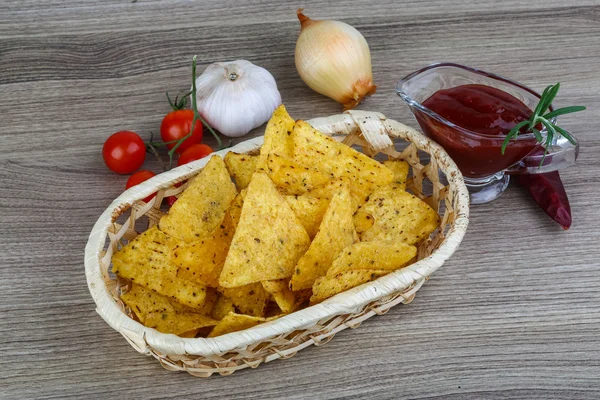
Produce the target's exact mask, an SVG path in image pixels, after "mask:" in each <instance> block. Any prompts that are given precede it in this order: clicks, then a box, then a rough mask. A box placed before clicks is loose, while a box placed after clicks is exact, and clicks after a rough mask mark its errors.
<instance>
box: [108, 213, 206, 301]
mask: <svg viewBox="0 0 600 400" xmlns="http://www.w3.org/2000/svg"><path fill="white" fill-rule="evenodd" d="M177 244H178V242H177V240H175V239H173V238H171V237H169V236H167V235H166V234H165V233H163V232H161V231H160V230H159V229H158V227H157V226H156V225H155V226H153V227H152V228H150V229H148V230H147V231H146V232H144V233H142V234H140V235H138V236H137V237H136V238H135V239H133V240H132V241H131V242H129V244H127V246H125V247H123V248H122V249H121V250H119V251H118V252H116V253H115V254H114V255H113V257H112V263H113V268H112V269H113V272H114V273H115V274H117V275H119V276H120V277H123V278H126V279H129V280H131V281H132V282H135V283H137V284H139V285H142V286H145V287H147V288H148V289H152V290H154V291H155V292H157V293H159V294H162V295H163V296H167V297H172V298H174V299H175V300H177V301H178V302H180V303H181V304H184V305H186V306H189V307H192V308H200V307H202V305H203V304H204V299H205V296H206V286H205V285H202V284H199V283H196V282H192V281H188V280H186V279H182V278H179V277H177V266H176V265H175V264H174V263H173V261H172V258H171V252H172V250H173V249H174V248H175V246H176V245H177Z"/></svg>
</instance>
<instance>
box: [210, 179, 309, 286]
mask: <svg viewBox="0 0 600 400" xmlns="http://www.w3.org/2000/svg"><path fill="white" fill-rule="evenodd" d="M309 244H310V238H309V237H308V234H307V233H306V231H305V230H304V228H303V227H302V224H301V223H300V221H298V218H297V217H296V215H295V214H294V212H293V211H292V209H291V208H290V206H289V205H288V204H287V203H286V201H285V199H284V198H283V197H282V196H281V195H280V194H279V193H278V192H277V189H276V188H275V185H273V182H271V180H270V179H269V178H268V177H267V176H266V175H265V174H262V173H258V172H257V173H255V174H254V175H253V177H252V181H251V182H250V185H249V186H248V193H246V197H245V199H244V206H243V208H242V215H241V217H240V222H239V224H238V227H237V230H236V231H235V235H234V236H233V241H232V243H231V246H230V248H229V253H228V254H227V259H226V260H225V266H224V267H223V271H222V272H221V276H220V277H219V284H220V285H221V286H223V287H226V288H232V287H238V286H244V285H247V284H250V283H254V282H260V281H264V280H273V279H283V278H288V277H290V276H291V275H292V271H293V269H294V266H295V265H296V263H297V262H298V259H299V258H300V257H301V256H302V254H304V252H305V251H306V249H307V248H308V246H309Z"/></svg>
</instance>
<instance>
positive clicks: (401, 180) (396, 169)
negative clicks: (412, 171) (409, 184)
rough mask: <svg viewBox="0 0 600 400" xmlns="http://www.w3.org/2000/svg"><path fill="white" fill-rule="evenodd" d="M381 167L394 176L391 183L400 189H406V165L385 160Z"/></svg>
mask: <svg viewBox="0 0 600 400" xmlns="http://www.w3.org/2000/svg"><path fill="white" fill-rule="evenodd" d="M383 165H385V167H386V168H387V169H389V170H390V171H392V173H393V174H394V181H393V183H394V184H395V185H398V186H399V187H401V188H402V189H406V178H407V177H408V169H409V165H408V163H407V162H406V161H402V160H387V161H384V162H383Z"/></svg>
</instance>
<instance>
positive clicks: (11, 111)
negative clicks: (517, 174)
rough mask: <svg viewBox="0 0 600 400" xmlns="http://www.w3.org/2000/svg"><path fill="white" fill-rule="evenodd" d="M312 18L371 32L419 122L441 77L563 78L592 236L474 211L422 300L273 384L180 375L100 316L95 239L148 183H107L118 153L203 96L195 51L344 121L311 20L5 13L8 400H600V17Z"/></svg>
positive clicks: (63, 7) (400, 114) (251, 374)
mask: <svg viewBox="0 0 600 400" xmlns="http://www.w3.org/2000/svg"><path fill="white" fill-rule="evenodd" d="M301 5H302V6H303V7H305V8H306V11H307V14H308V15H310V16H314V17H324V18H334V19H342V20H344V21H346V22H348V23H351V24H352V25H354V26H356V27H357V28H359V29H360V30H361V31H362V32H363V34H364V35H365V37H366V38H367V40H368V41H369V43H370V46H371V50H372V59H373V72H374V77H375V82H376V83H377V84H378V85H379V89H378V92H377V93H376V94H375V95H374V96H372V98H370V99H368V100H367V101H365V102H364V103H363V104H362V105H361V106H360V108H362V109H371V110H377V111H381V112H383V113H384V114H386V115H387V116H389V117H392V118H395V119H398V120H400V121H403V122H407V123H409V124H411V125H413V126H414V121H413V120H412V118H411V116H410V114H409V112H408V110H407V108H406V106H404V104H403V103H402V102H401V100H400V99H398V98H397V97H396V96H395V95H394V85H395V82H396V81H397V80H398V79H399V78H400V77H402V76H403V75H405V74H407V73H409V72H411V71H413V70H415V69H417V68H419V67H421V66H423V65H426V64H428V63H431V62H435V61H455V62H460V63H465V64H468V65H472V66H478V67H480V68H482V69H485V70H489V71H493V72H496V73H499V74H502V75H505V76H509V77H511V78H513V79H516V80H519V81H522V82H524V83H526V84H528V85H531V86H532V87H534V88H536V89H542V88H543V87H544V86H546V85H548V84H550V83H555V82H557V81H561V83H562V85H563V88H562V89H561V93H560V95H559V99H558V103H559V104H564V105H567V104H585V105H587V106H588V108H589V111H587V112H584V113H581V114H578V115H576V116H568V117H565V118H564V119H563V121H564V126H565V127H567V128H568V129H570V130H571V131H572V132H574V133H575V134H576V135H577V136H578V138H579V139H580V141H581V144H582V151H581V155H580V162H579V164H578V165H577V166H575V167H573V168H570V169H568V170H566V171H564V172H563V173H562V176H563V180H564V182H565V187H566V189H567V191H568V193H569V197H570V200H571V205H572V208H573V214H574V224H573V227H572V228H571V230H569V231H567V232H564V231H562V230H561V229H560V228H558V227H556V226H554V223H553V222H552V221H550V220H549V219H548V217H547V216H545V215H544V214H543V212H541V211H540V210H538V209H537V206H536V205H535V204H532V202H531V201H530V200H529V199H528V198H527V196H526V195H525V194H524V193H523V192H522V191H521V190H520V189H519V188H518V187H517V186H515V185H511V187H510V188H509V190H508V191H507V192H506V193H505V194H504V195H503V196H502V198H500V199H499V200H498V201H496V202H494V203H491V204H488V205H483V206H477V207H474V208H473V209H472V219H471V225H470V227H469V231H468V233H467V236H466V238H465V240H464V242H463V244H462V245H461V247H460V249H459V251H458V252H457V253H456V254H455V256H454V257H453V258H452V259H451V260H450V261H449V262H448V263H447V264H446V265H445V266H444V267H443V268H442V269H441V270H440V271H438V272H437V273H436V274H435V275H434V276H433V277H432V279H431V280H430V281H429V282H428V283H427V284H426V285H425V286H424V287H423V288H422V289H421V290H420V291H419V293H418V295H417V297H416V299H415V301H414V302H413V303H411V304H410V305H408V306H399V307H396V308H394V309H392V310H391V311H390V312H389V313H388V314H386V315H385V316H382V317H376V318H373V319H371V320H369V321H367V322H366V323H364V324H363V325H362V326H361V327H360V328H358V329H356V330H351V331H345V332H342V333H341V334H339V335H338V336H337V337H336V338H335V339H334V340H333V341H331V342H330V343H329V344H327V345H326V346H323V347H319V348H317V347H312V348H308V349H306V350H304V351H302V352H300V353H299V354H298V355H297V356H295V357H294V358H292V359H290V360H286V361H275V362H272V363H269V364H266V365H262V366H260V367H259V368H258V369H257V370H250V371H241V372H237V373H235V374H233V375H232V376H229V377H213V378H211V379H208V380H199V379H198V378H193V377H191V376H188V375H187V374H178V373H172V372H167V371H165V370H163V369H162V368H161V367H160V365H159V364H158V363H157V362H156V361H155V360H152V359H150V358H147V357H145V356H143V355H140V354H138V353H136V352H135V351H134V350H133V349H132V348H131V347H130V346H129V345H128V344H127V343H126V342H125V340H123V338H121V337H120V336H119V335H118V334H117V333H116V332H114V331H113V330H112V329H111V328H110V327H108V325H106V324H105V323H104V321H102V319H101V318H100V317H99V316H98V315H97V314H95V312H94V304H93V301H92V300H91V297H90V296H89V293H88V291H87V287H86V283H85V276H84V273H83V249H84V246H85V243H86V240H87V235H88V233H89V231H90V229H91V227H92V225H93V223H94V222H95V220H96V218H97V217H98V216H99V215H100V213H101V212H102V211H103V210H104V208H105V207H106V206H107V205H108V204H109V203H110V201H111V200H112V199H113V198H115V197H116V196H117V195H118V194H119V193H120V192H121V191H122V188H123V187H124V184H125V180H126V177H123V176H117V175H114V174H112V173H110V172H109V171H108V170H107V169H106V168H105V166H104V164H103V163H102V158H101V155H100V149H101V146H102V143H103V141H104V140H105V139H106V137H107V136H108V135H109V134H111V133H112V132H115V131H117V130H121V129H131V130H135V131H137V132H139V133H140V134H141V135H142V136H143V137H146V138H147V137H149V135H150V132H151V131H154V132H157V131H158V126H159V123H160V120H161V118H162V116H163V115H164V114H165V113H166V112H167V111H168V104H167V103H166V102H165V99H164V92H165V91H166V90H169V91H172V92H177V91H178V90H182V89H185V88H187V87H188V86H189V79H190V78H189V61H190V58H191V56H192V55H193V54H198V55H199V59H200V63H201V67H202V68H203V67H205V66H206V65H208V64H209V63H211V62H214V61H223V60H228V59H234V58H247V59H249V60H251V61H253V62H256V63H257V64H259V65H262V66H264V67H265V68H267V69H268V70H270V71H271V72H272V73H273V75H274V76H275V78H276V80H277V83H278V86H279V88H280V91H281V93H282V97H283V100H284V103H285V104H286V105H287V107H288V109H289V110H290V112H291V113H292V115H293V116H294V117H295V118H305V119H306V118H312V117H317V116H325V115H331V114H335V113H338V112H340V106H339V105H337V104H335V103H334V102H332V101H331V100H328V99H326V98H324V97H323V96H320V95H318V94H316V93H314V92H312V91H310V89H308V88H307V87H306V85H304V83H302V82H301V80H300V79H299V78H298V75H297V72H296V70H295V67H294V63H293V53H294V44H295V40H296V37H297V34H298V31H299V26H298V23H297V20H296V17H295V14H294V12H295V9H296V7H297V4H292V3H289V4H288V3H278V4H274V3H270V2H266V1H248V2H243V3H241V4H240V3H239V2H234V1H224V2H208V1H196V2H189V1H149V0H138V1H137V2H136V3H132V2H131V1H129V0H128V1H121V0H107V1H101V2H100V1H81V0H64V1H63V0H61V1H57V0H48V1H43V2H39V1H34V0H22V1H15V0H4V1H2V2H1V3H0V115H2V124H0V149H2V150H3V151H1V152H0V187H1V188H2V190H1V191H0V232H1V233H2V234H0V249H2V250H1V251H0V337H1V338H2V340H0V354H2V355H3V357H0V398H7V399H8V398H10V399H12V398H15V399H21V398H46V399H52V398H54V399H56V398H60V399H62V398H115V397H117V396H118V397H124V398H126V397H131V398H148V399H158V398H181V397H184V396H189V397H194V398H198V397H199V398H206V399H208V398H231V399H237V398H240V399H242V398H249V397H257V398H258V397H260V398H274V399H275V398H284V397H285V398H412V399H434V398H444V399H480V398H493V399H525V398H527V399H596V398H599V397H600V308H599V307H598V304H599V302H600V273H599V267H600V261H599V257H600V249H599V246H598V245H599V243H600V228H599V224H598V222H599V218H598V211H597V210H598V205H599V201H598V197H597V193H598V192H599V191H600V178H599V176H600V160H599V158H598V156H597V155H598V154H599V152H600V138H599V136H598V135H597V133H596V131H597V129H596V126H597V124H596V114H597V112H596V110H597V109H598V108H600V99H599V97H598V94H599V93H600V75H599V73H598V68H597V65H598V64H599V63H600V2H599V1H597V0H588V1H578V2H577V3H576V4H571V3H568V2H563V1H559V0H552V1H543V2H537V3H531V2H528V1H523V0H510V1H505V2H495V1H482V2H472V1H463V0H453V1H442V0H426V1H405V2H394V1H390V0H385V1H380V2H372V1H363V0H361V1H341V2H336V3H333V2H331V3H330V2H320V1H316V0H309V1H305V2H303V3H302V4H301ZM259 134H261V129H256V130H254V131H253V132H252V133H251V134H250V135H249V136H248V137H252V136H255V135H259ZM207 142H208V143H209V144H214V141H212V140H211V139H210V138H209V139H207ZM146 166H147V167H148V168H149V169H153V170H155V171H157V172H158V171H159V166H158V164H157V163H156V162H152V161H149V162H148V163H147V165H146Z"/></svg>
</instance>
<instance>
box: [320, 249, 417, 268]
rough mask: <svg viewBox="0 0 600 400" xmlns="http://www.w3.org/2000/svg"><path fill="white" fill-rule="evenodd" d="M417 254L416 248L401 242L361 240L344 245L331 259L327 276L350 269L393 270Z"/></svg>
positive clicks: (403, 265)
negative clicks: (334, 257) (331, 262)
mask: <svg viewBox="0 0 600 400" xmlns="http://www.w3.org/2000/svg"><path fill="white" fill-rule="evenodd" d="M416 255H417V248H416V247H415V246H411V245H408V244H406V243H402V242H381V241H373V242H361V243H354V244H352V245H350V246H348V247H346V248H345V249H344V250H342V252H341V253H340V254H339V255H338V256H337V257H336V259H335V260H333V265H332V266H331V268H329V270H327V276H328V277H333V276H335V275H337V274H339V273H340V272H343V271H350V270H365V269H378V270H385V271H394V270H396V269H399V268H402V267H405V266H406V265H407V264H408V263H410V262H411V261H412V260H413V259H414V258H415V256H416Z"/></svg>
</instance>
